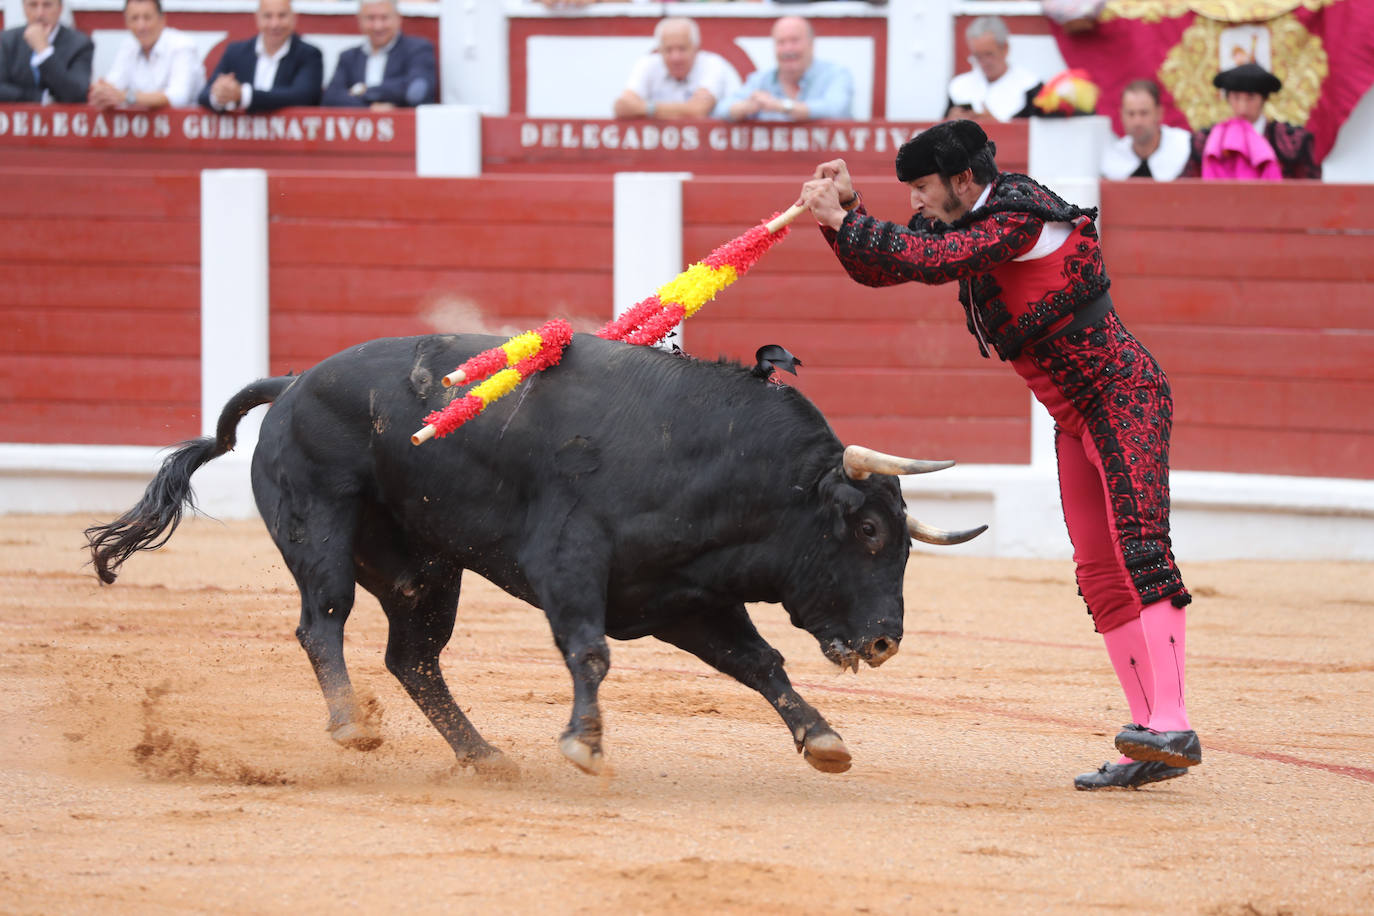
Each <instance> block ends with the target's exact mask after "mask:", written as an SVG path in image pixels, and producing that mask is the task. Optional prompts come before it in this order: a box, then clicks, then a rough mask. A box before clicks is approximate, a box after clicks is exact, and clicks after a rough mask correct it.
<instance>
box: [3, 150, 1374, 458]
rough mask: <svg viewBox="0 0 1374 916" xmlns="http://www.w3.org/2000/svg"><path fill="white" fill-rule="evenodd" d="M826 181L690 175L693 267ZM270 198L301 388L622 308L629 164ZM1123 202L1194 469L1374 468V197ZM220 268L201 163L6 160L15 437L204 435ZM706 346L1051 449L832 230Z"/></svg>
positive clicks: (873, 431)
mask: <svg viewBox="0 0 1374 916" xmlns="http://www.w3.org/2000/svg"><path fill="white" fill-rule="evenodd" d="M803 177H804V176H802V175H798V176H790V177H785V178H784V177H779V178H762V177H752V178H739V177H736V178H725V177H709V176H702V177H698V178H696V179H694V180H692V181H690V182H688V183H687V184H686V185H685V187H684V196H683V204H684V212H685V220H686V226H685V241H684V248H685V250H684V255H685V259H686V260H687V261H689V262H690V261H694V260H698V259H700V258H701V257H703V256H704V255H705V254H707V253H708V252H709V251H710V250H711V249H713V248H715V247H716V246H718V245H719V244H721V243H723V242H724V241H726V240H728V239H730V238H732V237H734V236H735V235H737V234H739V233H740V232H741V231H743V230H744V229H745V228H747V227H748V226H750V225H752V224H754V223H755V222H757V221H758V220H761V219H763V218H765V217H767V216H768V215H770V214H771V213H773V212H775V211H778V210H781V209H784V208H785V207H786V206H787V205H789V204H790V203H791V202H792V201H793V200H794V199H795V195H796V192H797V189H798V187H799V186H800V182H801V179H802V178H803ZM857 180H858V184H859V187H860V189H861V190H862V191H863V193H864V196H865V200H866V202H867V205H868V207H869V209H870V211H871V212H873V213H874V214H875V215H879V216H882V217H886V218H894V219H898V220H904V219H905V218H906V216H907V215H908V212H909V203H908V201H907V195H906V191H905V189H904V188H903V187H902V186H901V185H899V184H897V183H896V182H895V181H894V180H891V179H890V177H888V176H887V175H886V173H882V174H874V175H866V174H859V175H858V176H857ZM269 195H270V219H271V225H270V240H271V250H272V264H271V273H270V277H271V299H272V303H273V314H272V321H271V353H272V357H271V361H272V365H271V368H272V370H273V371H274V372H281V371H286V370H288V369H294V370H301V369H304V368H307V367H308V366H310V365H312V364H313V363H314V362H316V361H318V360H319V359H320V358H322V357H323V356H325V355H328V354H329V353H332V352H335V351H336V350H339V349H341V348H343V347H345V346H348V345H349V344H352V343H356V342H358V341H360V340H363V339H367V338H371V337H376V336H382V335H389V334H412V333H421V332H425V331H432V330H440V331H470V330H484V331H490V332H493V333H506V334H508V333H512V332H515V331H520V330H524V329H527V328H530V327H534V326H536V325H537V324H539V323H541V322H543V321H544V320H546V319H547V318H550V317H554V316H564V317H569V318H571V319H573V320H574V322H575V323H576V326H577V327H578V328H579V329H581V330H594V329H595V328H597V327H599V326H600V325H601V324H602V323H603V322H604V321H605V320H606V319H607V317H608V316H609V314H610V309H611V298H612V292H611V289H612V284H611V254H612V238H611V231H612V181H611V179H610V177H609V176H583V177H574V176H514V175H511V176H505V175H494V176H486V177H484V178H482V179H476V180H439V179H419V178H414V177H401V176H382V175H377V174H374V173H352V174H332V175H318V174H311V173H302V172H275V173H272V174H271V175H270V176H269ZM1103 213H1104V230H1103V237H1104V250H1105V253H1106V258H1107V263H1108V268H1109V270H1110V272H1111V274H1112V276H1113V279H1114V285H1113V297H1114V298H1115V300H1116V303H1117V306H1118V308H1119V310H1120V312H1121V314H1122V316H1123V318H1124V320H1125V321H1126V322H1127V324H1128V325H1130V326H1131V327H1132V328H1133V329H1134V330H1135V331H1136V333H1137V334H1138V335H1139V336H1140V337H1141V338H1142V340H1144V342H1145V343H1146V345H1147V346H1149V347H1150V348H1151V349H1152V351H1153V352H1154V353H1155V354H1156V355H1157V356H1158V357H1159V358H1160V360H1161V362H1162V363H1163V364H1164V366H1165V368H1166V370H1167V371H1168V372H1169V375H1170V378H1171V379H1172V381H1173V386H1174V393H1175V399H1176V403H1177V417H1176V427H1175V436H1174V448H1175V462H1174V466H1175V467H1176V468H1178V469H1186V470H1221V471H1236V472H1260V473H1283V474H1298V475H1310V476H1344V477H1356V478H1364V479H1369V478H1374V457H1372V456H1374V310H1371V309H1370V304H1371V301H1374V300H1371V298H1370V295H1369V292H1368V290H1369V289H1370V282H1371V281H1372V280H1374V218H1371V217H1370V215H1369V214H1370V213H1374V188H1366V187H1351V186H1322V185H1312V184H1304V185H1301V186H1299V185H1277V186H1274V185H1265V186H1262V187H1261V186H1247V185H1228V184H1217V183H1182V184H1178V183H1175V184H1171V185H1161V184H1150V183H1137V182H1129V183H1119V184H1107V185H1104V188H1103ZM199 257H200V255H199V179H198V176H197V175H195V174H157V173H149V172H138V171H134V172H129V171H125V172H118V173H114V172H98V173H95V172H82V171H75V170H67V169H46V170H43V169H9V170H4V171H0V270H3V271H4V276H5V287H6V290H7V295H6V296H5V297H4V298H3V299H0V320H2V321H3V322H4V324H3V326H4V327H5V328H6V334H5V335H3V338H0V399H2V400H0V440H3V441H11V442H94V443H123V444H148V445H166V444H168V443H169V442H174V441H176V440H177V439H180V438H185V437H188V436H192V435H195V434H196V433H197V432H198V429H199V417H198V402H199V366H198V359H197V356H198V352H199V345H200V344H199V314H198V311H199V298H200V288H199V284H200V272H199ZM663 279H664V280H665V281H666V280H668V279H671V278H670V277H664V278H663ZM643 292H644V294H645V295H648V294H649V293H650V292H652V290H648V289H646V290H644V291H643ZM685 343H686V346H687V349H688V350H689V351H690V352H692V353H694V354H696V355H698V356H701V357H704V358H714V357H715V356H717V355H726V356H729V357H731V358H735V359H738V360H740V361H743V362H752V359H753V353H754V350H755V349H756V348H757V347H758V346H760V345H762V344H765V343H779V344H782V345H783V346H786V347H788V348H789V349H791V350H792V351H793V352H795V353H796V354H798V355H799V356H800V357H801V358H802V360H803V363H804V365H803V367H802V371H801V375H800V377H799V378H797V379H795V380H794V379H793V378H792V377H790V376H789V377H788V379H787V381H788V382H789V383H795V384H797V385H798V387H800V388H801V389H802V390H803V391H805V392H806V393H807V394H808V395H809V396H810V397H812V398H813V399H814V400H815V401H816V402H817V404H818V405H819V406H820V407H821V409H822V410H823V411H824V412H825V413H826V415H827V416H828V417H829V418H830V419H831V421H832V424H833V425H834V427H835V429H836V431H837V433H838V434H839V435H840V436H841V438H843V439H844V440H845V441H849V442H863V443H865V444H868V445H871V446H873V447H876V448H881V449H883V450H886V451H898V452H908V453H918V454H921V455H927V456H931V455H934V456H937V457H938V456H941V455H948V456H952V457H956V458H959V459H960V460H962V461H965V462H1011V463H1018V462H1024V461H1026V460H1027V458H1028V457H1029V430H1028V420H1027V414H1028V411H1029V396H1028V395H1027V394H1026V392H1025V390H1024V388H1023V387H1022V385H1021V383H1020V382H1019V381H1018V380H1017V379H1016V378H1015V377H1014V375H1013V374H1012V373H1011V372H1010V371H1009V370H1007V368H1006V367H1005V366H1001V365H999V364H998V363H996V362H994V361H989V360H983V359H980V358H979V357H978V356H977V353H976V350H975V347H974V344H973V341H972V339H971V338H970V337H969V336H968V333H967V331H966V330H965V329H964V327H963V318H962V312H961V310H960V309H959V308H958V306H957V305H956V303H955V300H954V291H953V288H952V287H944V288H929V287H922V286H918V285H915V284H907V285H905V286H899V287H893V288H889V289H881V290H872V289H867V288H864V287H861V286H858V285H857V284H855V283H853V282H852V281H850V280H849V279H848V278H847V277H846V276H845V275H844V273H843V271H842V270H841V269H840V267H839V266H838V264H837V263H836V262H835V260H834V258H833V256H832V255H831V253H830V252H829V250H828V249H827V247H826V246H825V244H824V242H823V240H822V238H821V236H820V234H819V232H818V231H817V230H816V229H815V227H814V224H813V223H811V221H810V219H809V217H803V218H802V219H801V220H799V221H798V222H797V223H796V224H794V227H793V237H792V238H789V239H788V240H786V241H785V242H783V243H782V244H781V245H779V246H778V247H777V248H775V249H773V251H771V252H770V253H769V254H768V255H767V256H765V257H764V259H763V260H762V261H760V262H759V264H758V266H757V267H755V268H754V270H753V271H752V272H751V273H750V275H749V276H748V277H747V278H745V279H744V280H743V281H741V282H740V283H738V284H736V285H734V286H732V287H730V288H729V289H727V290H725V291H724V292H723V293H722V294H721V296H720V297H719V298H718V299H717V300H716V301H715V302H712V303H710V304H709V305H708V306H707V307H706V308H705V309H703V310H702V311H701V313H699V314H698V315H697V316H696V317H694V318H693V319H691V320H690V321H689V322H688V323H687V327H686V330H685Z"/></svg>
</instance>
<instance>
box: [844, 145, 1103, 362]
mask: <svg viewBox="0 0 1374 916" xmlns="http://www.w3.org/2000/svg"><path fill="white" fill-rule="evenodd" d="M1096 218H1097V210H1096V208H1089V209H1084V208H1082V207H1077V206H1075V205H1073V204H1070V203H1067V202H1065V201H1064V200H1063V198H1061V197H1059V196H1058V195H1057V194H1055V193H1054V192H1053V191H1051V190H1050V189H1049V188H1046V187H1045V186H1044V185H1042V184H1040V183H1038V182H1036V181H1034V180H1032V179H1030V178H1028V177H1026V176H1025V175H1018V174H1016V173H1014V172H1001V173H999V174H998V176H997V178H996V179H994V181H993V184H992V194H991V196H990V197H989V198H988V200H987V202H986V203H985V204H984V205H983V206H981V207H978V208H977V209H975V210H973V211H971V212H969V213H967V214H965V215H964V216H962V217H960V218H959V219H957V220H955V221H954V222H953V223H952V224H945V223H942V222H940V221H938V220H929V219H925V218H924V217H922V216H920V215H919V214H917V215H915V216H913V217H912V218H911V221H910V222H909V223H908V224H907V225H906V226H902V225H899V224H897V223H891V222H887V221H885V220H879V219H875V218H873V217H872V216H869V215H868V212H867V211H866V210H865V209H864V207H863V205H862V203H861V204H860V205H859V206H858V207H856V208H855V209H854V210H852V211H850V212H849V214H848V215H846V217H845V220H844V223H843V224H841V226H840V228H839V229H831V228H829V227H828V226H823V227H822V232H823V233H824V234H825V237H826V240H827V241H828V242H829V243H830V246H831V248H832V249H834V251H835V254H836V256H837V257H838V258H839V260H840V263H841V264H842V265H844V268H845V270H846V271H848V272H849V275H850V276H851V277H853V278H854V279H855V280H857V281H858V282H860V283H863V284H865V285H867V286H891V285H893V284H897V283H906V282H910V281H915V282H917V283H927V284H940V283H948V282H950V281H957V282H958V284H959V302H960V303H961V304H962V305H963V307H964V313H965V317H966V319H967V323H968V329H969V332H970V333H972V334H973V335H974V336H975V337H976V338H978V348H979V351H980V352H981V353H982V354H983V355H984V356H988V355H989V349H991V350H994V351H996V353H997V355H998V356H999V357H1000V358H1002V359H1004V360H1011V359H1015V358H1016V357H1017V356H1018V355H1019V354H1020V353H1021V350H1022V349H1023V348H1024V347H1025V346H1026V345H1028V344H1031V343H1034V342H1035V341H1037V340H1040V339H1042V338H1044V337H1046V336H1048V335H1049V334H1051V333H1052V332H1054V331H1055V330H1058V329H1059V328H1060V327H1063V326H1065V325H1067V324H1069V323H1070V322H1071V321H1072V320H1073V315H1074V313H1075V312H1077V311H1079V310H1080V309H1083V308H1085V307H1086V306H1088V305H1089V304H1091V303H1093V302H1094V300H1096V299H1098V298H1099V297H1100V296H1102V295H1103V294H1104V293H1106V291H1107V288H1108V286H1110V285H1111V281H1110V280H1109V279H1108V277H1107V272H1106V269H1105V268H1104V266H1103V264H1102V250H1101V247H1100V246H1099V244H1098V236H1097V229H1096V227H1095V226H1094V224H1093V220H1094V219H1096ZM1049 222H1063V223H1069V224H1070V225H1071V226H1072V230H1071V232H1070V233H1069V237H1068V239H1067V240H1066V241H1065V242H1064V243H1063V244H1061V245H1060V246H1059V247H1058V248H1057V249H1055V250H1054V251H1053V252H1050V253H1048V254H1046V255H1044V256H1043V257H1033V258H1030V259H1024V260H1017V258H1020V257H1021V256H1022V255H1025V254H1027V253H1028V252H1030V251H1031V249H1033V248H1034V247H1035V244H1036V242H1037V240H1039V238H1040V231H1041V229H1042V228H1044V226H1045V224H1046V223H1049Z"/></svg>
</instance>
